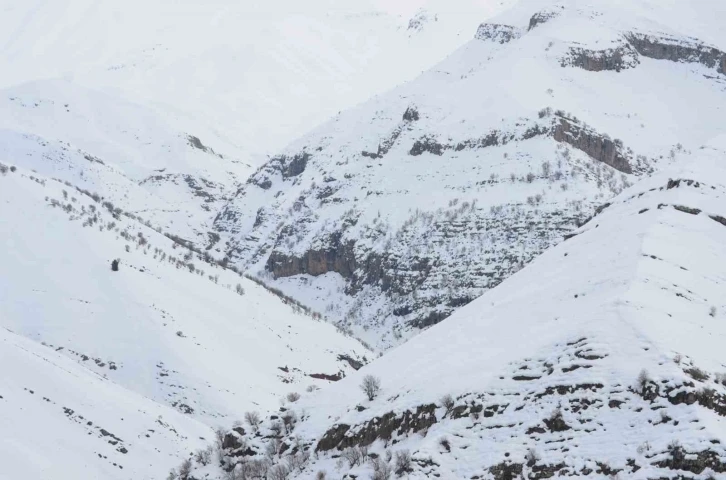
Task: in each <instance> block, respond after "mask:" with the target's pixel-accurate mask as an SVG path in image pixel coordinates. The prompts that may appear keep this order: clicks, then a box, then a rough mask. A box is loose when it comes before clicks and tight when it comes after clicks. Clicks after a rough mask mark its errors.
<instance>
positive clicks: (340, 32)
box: [0, 0, 511, 154]
mask: <svg viewBox="0 0 726 480" xmlns="http://www.w3.org/2000/svg"><path fill="white" fill-rule="evenodd" d="M509 3H511V0H506V1H504V2H502V1H496V2H495V1H491V0H456V1H454V2H452V1H443V0H406V1H398V2H388V1H382V0H364V1H343V2H340V1H332V0H311V1H306V2H304V3H303V4H301V3H300V2H296V1H290V0H273V1H269V2H239V1H235V0H214V1H212V2H195V1H190V0H184V1H171V0H153V1H142V0H131V1H125V2H122V3H118V2H96V1H93V0H60V1H58V0H52V1H49V0H31V1H29V2H14V1H4V2H0V9H1V11H2V15H1V16H0V68H1V69H2V71H3V72H4V75H3V78H2V80H0V86H3V87H5V86H11V85H16V84H20V83H24V82H27V81H32V80H39V79H47V78H64V79H66V80H68V81H71V82H73V83H76V84H79V85H84V86H87V87H90V88H99V89H103V90H104V91H106V92H107V93H111V94H113V95H117V96H120V97H124V98H127V99H129V100H131V101H135V102H138V103H142V104H144V105H147V106H149V107H154V108H157V109H158V110H159V111H160V112H161V114H163V115H166V114H169V113H171V114H175V115H178V116H180V117H182V118H184V119H187V120H188V121H190V122H192V124H193V125H194V124H196V123H198V122H200V121H201V122H202V123H206V124H207V125H211V126H213V128H214V130H215V132H216V133H217V134H219V135H220V136H222V137H225V138H226V139H228V140H229V141H230V142H232V143H234V144H236V145H238V146H239V147H240V148H242V149H244V150H245V151H246V152H248V153H254V154H265V153H269V152H270V151H271V150H273V149H277V148H280V147H282V146H283V145H284V144H286V143H287V142H289V141H291V140H293V139H294V138H296V137H297V136H299V135H302V134H303V133H304V132H306V131H307V130H309V129H310V127H311V126H312V125H316V124H318V123H321V122H323V121H325V120H327V119H328V118H330V117H331V116H332V115H334V114H335V113H337V112H338V111H340V110H341V109H343V108H348V107H351V106H353V105H355V104H356V103H359V102H361V101H363V100H365V99H367V98H368V97H370V96H371V95H373V94H375V93H378V92H381V91H384V90H387V89H389V88H391V87H393V86H395V85H397V84H399V83H401V82H403V81H405V80H408V79H410V78H413V76H415V75H417V74H418V73H420V72H421V71H422V70H425V69H426V68H428V67H430V66H431V65H432V64H433V63H435V62H437V61H439V60H440V59H442V58H443V57H444V56H445V55H447V54H448V53H449V52H450V51H451V50H453V49H454V48H456V47H458V46H459V45H461V44H462V43H463V42H464V41H466V39H467V38H468V37H467V36H468V32H470V31H471V30H472V29H474V28H476V24H477V22H479V21H481V19H482V18H486V17H488V16H490V15H491V14H492V13H494V12H496V11H499V10H501V8H502V7H503V6H505V5H507V4H509Z"/></svg>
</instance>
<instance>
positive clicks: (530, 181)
mask: <svg viewBox="0 0 726 480" xmlns="http://www.w3.org/2000/svg"><path fill="white" fill-rule="evenodd" d="M526 180H527V183H532V182H534V173H532V172H529V173H528V174H527V177H526Z"/></svg>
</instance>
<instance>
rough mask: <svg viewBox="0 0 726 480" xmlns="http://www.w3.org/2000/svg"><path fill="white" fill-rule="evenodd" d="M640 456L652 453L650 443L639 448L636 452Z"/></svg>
mask: <svg viewBox="0 0 726 480" xmlns="http://www.w3.org/2000/svg"><path fill="white" fill-rule="evenodd" d="M636 451H637V452H638V454H639V455H644V454H646V453H648V452H650V442H647V441H646V442H645V443H643V444H642V445H639V446H638V449H637V450H636Z"/></svg>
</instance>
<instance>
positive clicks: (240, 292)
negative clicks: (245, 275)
mask: <svg viewBox="0 0 726 480" xmlns="http://www.w3.org/2000/svg"><path fill="white" fill-rule="evenodd" d="M234 291H235V292H237V295H244V294H245V289H244V288H242V285H241V284H239V283H238V284H237V286H236V287H235V289H234Z"/></svg>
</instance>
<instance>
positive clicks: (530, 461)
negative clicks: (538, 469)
mask: <svg viewBox="0 0 726 480" xmlns="http://www.w3.org/2000/svg"><path fill="white" fill-rule="evenodd" d="M524 460H525V461H526V462H527V466H528V467H533V466H535V465H536V464H537V462H539V460H540V456H539V454H538V453H537V450H535V449H534V448H530V449H529V450H527V453H526V454H525V455H524Z"/></svg>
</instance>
